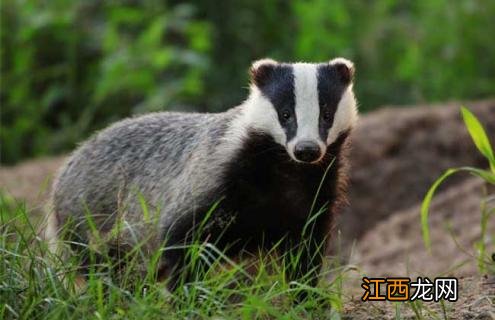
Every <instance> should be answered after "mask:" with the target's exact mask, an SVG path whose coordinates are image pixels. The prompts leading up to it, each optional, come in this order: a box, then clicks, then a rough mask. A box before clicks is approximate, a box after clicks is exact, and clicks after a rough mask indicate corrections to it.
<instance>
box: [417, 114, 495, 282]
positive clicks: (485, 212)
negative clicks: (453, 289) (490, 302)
mask: <svg viewBox="0 0 495 320" xmlns="http://www.w3.org/2000/svg"><path fill="white" fill-rule="evenodd" d="M461 115H462V118H463V120H464V124H465V126H466V129H467V130H468V132H469V135H470V136H471V139H472V140H473V143H474V145H475V146H476V148H477V149H478V151H479V152H480V153H481V154H482V155H483V156H484V157H485V158H486V160H487V161H488V164H489V169H488V170H486V169H481V168H474V167H460V168H450V169H448V170H447V171H445V173H444V174H442V175H441V176H440V177H439V178H438V179H437V180H436V181H435V182H434V183H433V184H432V186H431V187H430V189H429V190H428V192H427V193H426V195H425V198H424V200H423V203H422V205H421V229H422V233H423V241H424V243H425V246H426V248H427V249H428V250H431V240H430V228H429V225H428V218H429V211H430V206H431V201H432V200H433V196H434V194H435V192H436V190H437V189H438V188H439V187H440V185H441V184H442V183H443V182H444V181H445V180H447V179H448V178H449V177H450V176H452V175H453V174H456V173H460V172H467V173H470V174H472V175H474V176H477V177H479V178H480V179H482V180H484V181H485V182H486V183H487V184H489V185H493V186H495V154H494V152H493V149H492V146H491V144H490V140H489V139H488V136H487V134H486V132H485V130H484V128H483V126H482V125H481V123H480V122H479V120H478V119H477V118H476V116H475V115H474V114H473V113H472V112H471V111H469V109H467V108H465V107H462V108H461ZM493 201H494V196H493V195H489V194H488V193H487V192H485V197H484V198H483V200H482V202H481V210H480V211H481V218H480V228H481V236H480V240H479V241H478V242H477V243H476V244H475V247H476V249H477V251H478V257H477V260H478V269H479V271H480V273H482V274H484V273H486V272H487V271H490V272H491V273H495V266H494V264H493V261H490V260H492V259H491V258H490V256H489V254H488V253H487V252H486V242H487V241H489V238H490V237H489V235H488V234H487V225H488V220H489V218H490V216H492V215H494V214H495V208H493V207H491V206H488V205H487V204H488V203H489V202H493ZM491 240H492V241H493V243H494V245H495V238H492V239H491ZM488 267H490V270H487V268H488Z"/></svg>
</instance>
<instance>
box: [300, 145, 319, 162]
mask: <svg viewBox="0 0 495 320" xmlns="http://www.w3.org/2000/svg"><path fill="white" fill-rule="evenodd" d="M294 156H295V157H296V159H297V160H299V161H302V162H313V161H315V160H317V159H318V158H319V157H320V146H319V145H318V144H316V143H314V142H312V141H300V142H298V143H296V146H295V147H294Z"/></svg>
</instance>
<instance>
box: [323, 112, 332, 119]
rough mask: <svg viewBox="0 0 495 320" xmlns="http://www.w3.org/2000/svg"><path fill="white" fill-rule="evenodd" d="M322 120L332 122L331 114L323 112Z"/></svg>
mask: <svg viewBox="0 0 495 320" xmlns="http://www.w3.org/2000/svg"><path fill="white" fill-rule="evenodd" d="M323 120H325V121H331V120H332V113H331V112H330V111H325V112H324V113H323Z"/></svg>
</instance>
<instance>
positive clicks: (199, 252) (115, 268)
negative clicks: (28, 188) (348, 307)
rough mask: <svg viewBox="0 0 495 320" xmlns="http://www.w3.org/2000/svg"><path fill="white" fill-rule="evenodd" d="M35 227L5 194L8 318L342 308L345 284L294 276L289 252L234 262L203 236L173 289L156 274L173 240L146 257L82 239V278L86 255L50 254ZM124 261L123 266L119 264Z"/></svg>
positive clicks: (243, 314)
mask: <svg viewBox="0 0 495 320" xmlns="http://www.w3.org/2000/svg"><path fill="white" fill-rule="evenodd" d="M214 209H215V207H212V209H211V211H210V212H208V213H207V214H206V216H207V217H208V216H209V215H210V214H211V212H212V211H213V210H214ZM205 221H206V219H205ZM202 226H204V222H202ZM93 227H94V228H96V227H95V226H93ZM36 229H37V226H34V225H33V223H32V221H30V220H29V219H28V213H27V211H26V209H25V208H24V207H23V206H22V205H19V204H16V203H14V202H12V200H10V199H7V198H4V197H0V281H1V283H2V285H1V287H0V318H2V319H31V318H36V319H62V318H63V319H76V318H77V319H95V318H101V319H107V318H112V319H185V318H188V319H189V318H194V319H210V318H221V319H265V318H266V319H275V318H276V319H279V318H280V319H309V318H319V319H320V318H321V319H330V318H335V317H338V313H339V312H340V311H342V310H341V309H339V307H341V306H342V301H341V292H340V290H341V288H337V287H336V285H335V283H330V282H327V281H321V282H322V283H321V284H320V285H319V286H318V287H316V288H311V287H309V286H308V285H307V284H306V282H305V281H306V279H302V281H300V282H297V283H294V282H292V283H288V282H287V281H286V279H285V274H286V272H288V271H287V270H288V266H287V265H286V264H284V263H282V262H281V261H282V259H283V257H279V256H276V255H275V254H267V255H261V254H260V255H259V256H257V257H253V258H255V259H251V260H245V261H242V262H236V261H232V260H230V259H229V258H228V257H227V256H226V255H225V254H224V253H223V252H222V251H220V250H218V249H217V248H216V247H215V246H214V245H213V244H211V243H203V242H200V241H194V242H193V243H192V244H190V245H188V246H187V255H188V261H190V262H189V268H190V269H191V270H193V271H192V273H193V274H194V279H193V281H192V282H191V283H189V284H184V285H183V286H181V287H180V289H178V290H177V292H175V293H174V294H173V295H172V294H170V293H169V292H168V291H167V290H166V286H165V283H164V282H160V281H158V280H157V275H156V270H157V263H158V261H159V258H160V256H161V254H162V251H163V250H168V249H170V248H171V247H164V248H162V249H160V250H158V251H156V252H155V253H154V254H152V256H151V259H144V258H143V257H142V256H141V253H142V252H141V251H140V248H139V244H138V245H137V246H136V248H135V249H134V250H133V252H130V253H128V254H126V255H125V256H121V257H120V261H115V259H110V258H109V257H108V255H106V254H105V251H103V250H99V251H98V255H99V258H98V260H97V259H96V258H95V253H96V252H95V251H94V249H95V248H96V247H97V246H94V245H93V244H92V245H91V247H88V246H85V245H84V244H80V245H81V246H84V249H82V250H86V251H85V252H86V253H89V254H90V265H89V268H88V270H87V271H84V272H85V273H86V275H87V278H86V280H85V284H83V282H81V278H80V272H81V270H80V266H81V261H82V259H83V258H82V255H80V254H66V255H65V258H62V257H61V256H60V255H56V254H53V253H50V252H49V250H48V248H47V244H46V243H44V241H42V240H41V239H40V238H39V236H37V233H36V231H35V230H36ZM66 231H67V232H70V229H68V230H66ZM71 245H72V246H74V245H78V244H77V243H71ZM143 245H144V244H143ZM101 247H103V245H102V246H100V247H99V248H101ZM61 248H62V251H63V252H71V251H70V250H71V249H70V247H69V243H61ZM293 259H296V257H294V258H293ZM123 263H125V268H119V266H120V265H121V264H123ZM329 272H332V273H333V274H334V275H336V276H337V277H338V278H339V277H342V276H343V272H342V270H341V269H333V270H332V269H330V266H327V268H326V271H325V273H324V274H323V275H322V278H326V276H327V275H328V273H329ZM81 284H83V285H81ZM301 290H310V291H311V293H312V295H313V297H314V298H313V299H307V300H305V301H303V302H301V303H300V304H293V301H294V298H295V297H296V295H297V294H298V292H300V291H301ZM331 306H332V307H333V309H332V310H330V307H331Z"/></svg>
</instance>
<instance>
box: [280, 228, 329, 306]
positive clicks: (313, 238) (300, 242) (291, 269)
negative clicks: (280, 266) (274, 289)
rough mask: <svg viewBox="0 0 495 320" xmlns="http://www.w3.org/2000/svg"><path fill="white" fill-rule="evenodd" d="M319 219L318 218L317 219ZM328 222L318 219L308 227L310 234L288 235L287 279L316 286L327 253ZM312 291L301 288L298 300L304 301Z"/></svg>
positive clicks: (285, 255) (286, 253) (291, 281)
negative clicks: (324, 222)
mask: <svg viewBox="0 0 495 320" xmlns="http://www.w3.org/2000/svg"><path fill="white" fill-rule="evenodd" d="M316 220H318V219H316ZM325 225H326V224H322V223H321V222H320V223H319V222H318V221H316V222H315V223H314V225H313V226H310V227H309V228H307V230H306V231H307V232H308V234H298V235H290V236H289V237H288V241H287V246H286V252H285V254H284V257H285V266H286V270H287V273H286V276H287V281H288V282H289V283H292V284H291V286H294V285H295V283H294V282H298V283H301V284H304V285H309V286H311V287H316V286H317V284H318V280H319V275H320V271H321V266H322V262H323V257H324V255H325V253H326V243H327V241H326V240H327V239H326V233H327V229H326V227H325ZM309 293H310V291H308V290H301V291H300V292H299V293H298V295H297V300H298V301H299V302H300V301H303V300H305V299H306V298H307V296H308V294H309Z"/></svg>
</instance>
